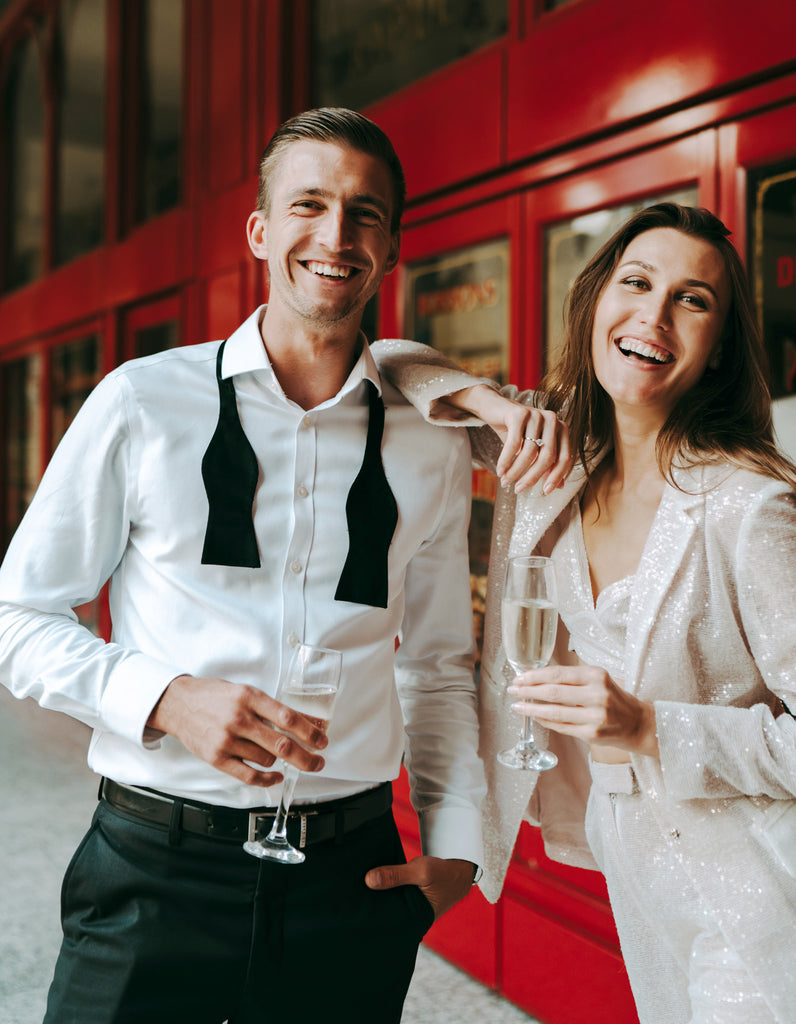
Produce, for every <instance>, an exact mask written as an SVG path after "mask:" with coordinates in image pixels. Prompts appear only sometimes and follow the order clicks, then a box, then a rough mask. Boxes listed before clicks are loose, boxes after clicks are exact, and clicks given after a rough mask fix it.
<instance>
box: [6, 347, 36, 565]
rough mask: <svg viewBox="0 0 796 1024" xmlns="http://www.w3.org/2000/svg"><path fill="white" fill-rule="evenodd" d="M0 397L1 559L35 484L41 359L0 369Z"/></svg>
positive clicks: (12, 364) (24, 360)
mask: <svg viewBox="0 0 796 1024" xmlns="http://www.w3.org/2000/svg"><path fill="white" fill-rule="evenodd" d="M0 395H2V424H3V428H2V429H3V434H2V471H3V477H2V480H3V486H2V492H3V493H2V500H3V513H2V523H0V531H1V533H0V557H1V556H2V555H4V554H5V552H6V549H7V548H8V545H9V543H10V541H11V538H12V536H13V534H14V531H15V530H16V528H17V526H19V522H20V520H21V519H22V516H23V515H24V513H25V510H26V509H27V507H28V505H29V504H30V500H31V498H32V497H33V492H34V491H35V490H36V487H37V486H38V483H39V470H40V465H39V458H40V454H39V453H40V451H41V419H40V408H41V357H40V356H37V355H34V356H29V357H27V358H25V359H16V360H14V361H13V362H9V363H5V364H4V365H3V366H2V367H0Z"/></svg>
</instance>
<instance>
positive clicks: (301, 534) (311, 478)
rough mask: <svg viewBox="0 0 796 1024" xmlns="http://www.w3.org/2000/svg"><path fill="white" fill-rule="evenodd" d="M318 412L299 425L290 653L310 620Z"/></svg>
mask: <svg viewBox="0 0 796 1024" xmlns="http://www.w3.org/2000/svg"><path fill="white" fill-rule="evenodd" d="M317 440H318V437H317V414H316V413H305V414H304V415H303V416H302V417H301V418H300V419H299V421H298V423H297V425H296V433H295V458H294V463H293V499H292V500H293V532H292V536H291V538H290V545H289V548H288V555H287V559H286V562H285V575H284V580H283V601H284V630H283V640H284V643H285V644H286V645H287V650H286V652H285V653H286V654H287V655H288V657H289V654H290V652H291V650H292V649H293V648H294V647H295V646H296V645H297V644H299V643H301V642H302V641H304V640H308V641H309V642H312V638H307V637H305V636H304V628H305V623H306V580H307V564H308V562H309V558H310V554H311V550H312V538H313V536H314V533H315V503H314V501H313V491H314V486H315V465H316V454H317Z"/></svg>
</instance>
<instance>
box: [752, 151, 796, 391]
mask: <svg viewBox="0 0 796 1024" xmlns="http://www.w3.org/2000/svg"><path fill="white" fill-rule="evenodd" d="M748 209H749V218H750V225H749V228H750V230H749V232H748V237H749V240H750V245H751V252H750V254H749V255H750V259H749V267H750V269H751V275H752V287H753V290H754V298H755V305H756V307H757V315H758V320H759V323H760V327H761V329H762V331H763V339H764V341H765V343H766V348H767V350H768V358H769V364H770V369H771V393H772V395H773V396H774V398H778V397H780V396H783V395H791V394H796V161H791V162H790V164H787V165H783V164H779V165H777V166H776V167H765V168H761V169H759V170H757V171H755V172H753V173H751V174H750V175H749V202H748Z"/></svg>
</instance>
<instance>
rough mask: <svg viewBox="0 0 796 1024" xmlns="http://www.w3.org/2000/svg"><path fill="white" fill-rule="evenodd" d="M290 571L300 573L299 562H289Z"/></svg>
mask: <svg viewBox="0 0 796 1024" xmlns="http://www.w3.org/2000/svg"><path fill="white" fill-rule="evenodd" d="M290 571H291V572H301V562H291V563H290Z"/></svg>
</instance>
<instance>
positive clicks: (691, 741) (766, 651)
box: [655, 474, 796, 799]
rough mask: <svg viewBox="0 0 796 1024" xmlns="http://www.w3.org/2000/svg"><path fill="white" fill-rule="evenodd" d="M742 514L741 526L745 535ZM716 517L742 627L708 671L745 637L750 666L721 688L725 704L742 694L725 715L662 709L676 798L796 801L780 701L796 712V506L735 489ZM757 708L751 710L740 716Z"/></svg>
mask: <svg viewBox="0 0 796 1024" xmlns="http://www.w3.org/2000/svg"><path fill="white" fill-rule="evenodd" d="M749 476H751V474H749ZM757 479H758V480H760V478H757ZM742 501H743V502H744V503H745V506H746V507H745V508H743V510H741V508H740V507H739V506H740V505H741V503H742ZM719 505H721V506H722V507H721V508H720V507H719ZM734 506H738V507H737V508H734ZM727 509H729V513H728V514H727V516H726V519H725V520H724V521H722V519H721V517H722V514H723V513H724V512H725V510H727ZM733 512H735V514H736V515H737V517H738V518H739V525H738V528H737V529H736V530H733V528H732V520H731V514H732V513H733ZM712 513H713V516H715V517H716V518H717V519H718V522H714V521H712V519H711V514H712ZM706 515H707V517H708V522H707V523H706V527H705V529H706V533H707V535H708V537H707V543H706V547H707V548H708V550H711V548H712V550H713V552H714V553H713V557H712V558H711V560H710V563H709V564H710V569H711V572H712V573H713V574H714V576H718V575H719V573H721V572H722V563H723V562H726V566H724V569H723V572H724V578H723V582H724V591H725V595H726V597H727V599H728V601H729V606H730V607H731V608H732V609H733V619H732V620H729V619H728V621H727V622H726V624H725V627H724V630H723V631H722V635H717V636H716V637H715V641H714V649H715V651H716V654H715V658H714V660H713V661H712V662H711V661H709V660H708V661H705V662H704V663H702V664H701V665H700V670H701V672H702V673H703V674H706V673H709V672H710V671H711V669H712V666H713V665H714V664H715V663H716V662H718V661H719V660H720V657H721V655H720V651H721V649H722V647H725V648H726V646H727V645H728V644H730V643H731V642H732V641H733V634H735V633H737V634H738V637H739V638H740V639H741V640H742V641H743V646H744V647H745V649H746V650H747V651H748V661H746V662H744V661H743V660H742V659H740V658H739V659H738V660H737V663H736V665H735V668H734V672H733V669H732V667H730V668H728V667H727V666H726V665H724V666H723V672H722V677H721V679H716V680H715V686H714V687H713V692H714V693H716V694H720V693H721V692H722V690H725V691H726V692H727V693H728V694H732V698H731V699H732V704H734V705H736V706H721V703H720V702H719V701H718V700H717V702H716V703H712V702H707V703H703V704H696V703H683V702H680V701H656V704H655V707H656V718H657V727H658V740H659V746H660V758H661V768H662V772H663V778H664V781H665V785H666V790H667V793H668V794H669V795H670V796H674V797H676V798H678V799H684V798H685V799H690V798H702V797H728V796H730V797H731V796H739V795H747V796H760V795H766V796H769V797H773V798H775V799H789V798H793V797H794V796H796V720H795V719H794V718H793V717H792V716H791V715H790V714H789V713H787V711H784V710H783V708H782V707H781V706H778V702H777V701H776V700H775V699H774V695H776V697H777V698H779V699H780V700H782V701H783V702H784V704H785V705H786V706H787V708H789V709H790V710H791V711H794V712H796V497H795V496H794V494H793V493H792V492H791V491H790V490H789V489H788V488H787V487H786V486H785V485H784V484H780V483H778V482H775V481H770V482H769V483H767V484H764V485H763V486H759V485H758V487H757V489H756V490H753V489H752V488H747V489H745V490H744V489H743V488H742V487H740V486H735V487H734V488H730V487H727V488H724V489H722V490H720V491H719V492H718V493H717V494H716V496H715V497H714V498H713V499H712V500H710V501H708V503H707V512H706ZM711 535H713V536H714V538H715V543H713V544H712V545H711V542H710V538H711ZM733 675H735V678H733ZM744 688H745V690H746V694H745V695H744ZM752 701H753V703H752ZM747 702H749V703H750V706H737V705H744V704H746V703H747Z"/></svg>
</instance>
